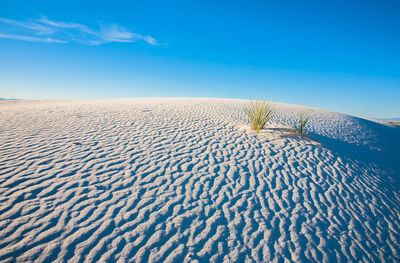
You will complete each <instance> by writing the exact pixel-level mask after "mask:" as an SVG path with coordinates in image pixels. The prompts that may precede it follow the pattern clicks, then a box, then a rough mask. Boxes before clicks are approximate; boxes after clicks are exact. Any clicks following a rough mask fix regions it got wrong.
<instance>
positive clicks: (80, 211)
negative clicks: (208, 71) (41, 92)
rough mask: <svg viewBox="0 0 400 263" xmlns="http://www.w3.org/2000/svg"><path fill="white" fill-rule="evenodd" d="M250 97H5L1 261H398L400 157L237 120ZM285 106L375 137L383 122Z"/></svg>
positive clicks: (0, 144)
mask: <svg viewBox="0 0 400 263" xmlns="http://www.w3.org/2000/svg"><path fill="white" fill-rule="evenodd" d="M243 103H244V102H243V101H238V100H217V99H151V100H150V99H133V100H104V101H96V100H93V101H37V102H29V101H17V102H7V103H2V104H0V261H1V262H30V261H35V262H53V261H58V262H196V261H199V262H209V261H210V262H270V261H274V262H284V261H285V260H289V261H296V262H299V261H300V262H301V261H302V262H310V261H311V262H336V261H341V262H347V261H353V262H359V261H363V262H383V261H387V262H396V261H397V262H399V261H400V220H399V218H400V191H399V184H398V181H396V180H395V177H396V176H398V175H399V174H398V170H396V169H397V168H396V167H391V166H390V163H386V165H387V166H384V165H382V163H373V162H369V161H368V162H363V161H362V160H357V161H356V160H352V159H351V158H348V156H346V157H344V156H341V155H340V154H338V153H336V152H334V151H332V150H331V149H330V148H328V147H326V146H324V145H319V144H316V143H313V142H312V141H310V140H299V139H296V138H291V137H282V138H272V139H271V138H264V137H261V136H256V135H254V134H250V133H247V132H243V131H240V130H239V129H237V128H236V127H235V125H236V124H237V123H239V124H240V123H242V124H243V123H246V118H245V116H244V115H243V113H242V112H241V106H242V105H243ZM277 109H278V111H277V116H276V117H275V118H274V122H275V123H289V124H290V123H291V124H294V123H295V119H293V114H297V113H299V112H301V111H303V110H308V111H310V112H312V114H313V115H312V119H311V121H310V122H311V125H310V129H311V130H312V132H313V133H314V134H315V136H316V137H318V136H320V138H322V137H324V138H330V139H332V140H333V139H334V140H337V141H342V142H343V143H348V144H351V145H353V144H354V145H355V147H356V146H358V145H360V144H362V143H364V145H366V146H367V147H369V148H371V149H374V148H378V146H379V141H378V139H379V138H380V136H382V134H380V133H379V131H380V130H379V129H375V127H380V126H379V125H380V124H379V125H378V124H376V123H371V124H368V123H367V122H365V121H361V120H359V119H357V118H353V117H350V116H345V115H342V114H336V113H331V112H325V111H322V110H316V109H312V110H310V109H308V108H301V107H295V106H291V105H284V104H277ZM377 125H378V126H377ZM381 126H382V125H381ZM360 127H361V128H360ZM363 127H364V128H363ZM374 129H375V130H374ZM382 129H383V130H385V129H394V128H390V127H384V128H382ZM385 131H386V130H385ZM388 131H389V130H388ZM390 131H391V130H390ZM394 134H396V135H398V134H399V133H398V131H395V132H394ZM398 138H399V137H397V139H396V140H398ZM380 145H381V146H382V145H385V144H384V143H383V142H382V143H381V144H380ZM383 154H386V153H385V152H384V153H383ZM392 158H393V157H392Z"/></svg>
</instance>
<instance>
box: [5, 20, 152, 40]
mask: <svg viewBox="0 0 400 263" xmlns="http://www.w3.org/2000/svg"><path fill="white" fill-rule="evenodd" d="M0 38H7V39H16V40H23V41H31V42H51V43H66V42H77V43H82V44H86V45H100V44H105V43H110V42H137V41H140V40H142V41H145V42H146V43H148V44H150V45H157V44H158V42H157V40H156V39H154V38H153V37H151V36H144V35H141V34H138V33H134V32H130V31H129V30H127V29H125V28H123V27H121V26H119V25H116V24H110V25H100V26H99V28H98V29H97V30H96V29H93V28H90V27H89V26H86V25H83V24H80V23H70V22H63V21H54V20H49V19H48V18H47V17H46V16H42V17H40V18H39V19H31V20H28V21H17V20H11V19H7V18H0Z"/></svg>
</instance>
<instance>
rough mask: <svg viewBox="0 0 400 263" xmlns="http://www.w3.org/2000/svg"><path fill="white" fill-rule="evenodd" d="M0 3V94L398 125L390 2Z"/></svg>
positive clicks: (395, 4)
mask: <svg viewBox="0 0 400 263" xmlns="http://www.w3.org/2000/svg"><path fill="white" fill-rule="evenodd" d="M126 2H128V1H115V0H114V1H75V0H72V1H33V0H30V1H28V0H25V1H22V0H13V1H9V0H3V1H1V2H0V61H1V63H0V97H5V98H22V99H64V98H65V99H67V98H68V99H69V98H122V97H224V98H243V99H250V98H255V97H260V98H265V99H268V100H273V101H279V102H285V103H292V104H300V105H309V106H313V107H318V108H324V109H329V110H334V111H339V112H344V113H348V114H352V115H357V116H363V117H382V118H391V117H400V106H399V105H400V2H399V1H396V0H393V1H378V0H376V1H131V3H126Z"/></svg>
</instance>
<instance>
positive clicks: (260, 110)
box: [244, 100, 274, 133]
mask: <svg viewBox="0 0 400 263" xmlns="http://www.w3.org/2000/svg"><path fill="white" fill-rule="evenodd" d="M244 112H245V113H246V115H247V117H249V119H250V124H251V128H252V129H253V130H255V131H256V132H257V133H259V132H260V130H261V129H262V128H264V126H265V124H266V123H267V122H268V121H269V120H270V119H271V118H272V116H273V115H274V109H273V107H272V105H271V103H269V102H266V101H258V100H255V101H250V104H249V105H246V106H245V107H244Z"/></svg>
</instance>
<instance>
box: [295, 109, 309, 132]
mask: <svg viewBox="0 0 400 263" xmlns="http://www.w3.org/2000/svg"><path fill="white" fill-rule="evenodd" d="M309 119H310V117H307V116H305V115H304V114H303V113H302V114H300V118H299V129H298V131H299V133H300V134H303V133H304V132H305V128H306V125H307V123H308V120H309Z"/></svg>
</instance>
